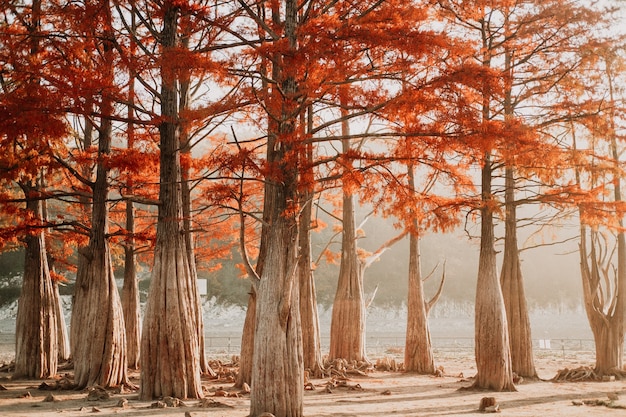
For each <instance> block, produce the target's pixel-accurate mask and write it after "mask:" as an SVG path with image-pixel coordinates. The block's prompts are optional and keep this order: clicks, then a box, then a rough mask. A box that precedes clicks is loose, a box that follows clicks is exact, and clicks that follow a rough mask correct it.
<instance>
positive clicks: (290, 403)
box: [250, 186, 304, 417]
mask: <svg viewBox="0 0 626 417" xmlns="http://www.w3.org/2000/svg"><path fill="white" fill-rule="evenodd" d="M276 188H279V187H278V186H277V187H276ZM277 191H278V190H277ZM283 207H284V206H283ZM294 223H295V222H294V219H288V218H284V216H282V215H281V214H279V215H278V216H276V217H274V221H273V222H272V228H271V232H270V235H271V236H270V247H269V250H268V253H267V258H266V264H265V267H264V272H263V274H262V275H261V279H260V281H259V283H258V287H257V292H256V293H257V302H256V333H255V337H254V353H253V355H254V356H253V369H252V392H251V396H250V416H251V417H258V416H260V415H261V414H262V413H265V412H270V413H272V414H274V415H275V416H276V417H298V416H302V415H303V413H302V411H303V410H302V399H303V391H304V376H303V359H302V332H301V323H300V310H299V308H298V305H299V298H300V297H299V285H298V280H297V279H296V276H295V275H296V262H297V260H296V256H297V246H296V242H297V230H298V229H297V227H296V224H294Z"/></svg>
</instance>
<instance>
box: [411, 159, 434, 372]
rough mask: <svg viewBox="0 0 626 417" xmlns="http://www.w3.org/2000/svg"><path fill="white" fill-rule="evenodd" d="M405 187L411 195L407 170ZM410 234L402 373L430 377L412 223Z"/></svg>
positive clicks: (430, 351) (430, 353) (424, 306)
mask: <svg viewBox="0 0 626 417" xmlns="http://www.w3.org/2000/svg"><path fill="white" fill-rule="evenodd" d="M408 176H409V187H410V189H411V191H413V192H415V173H414V170H413V166H412V165H409V166H408ZM413 230H414V232H413V233H411V234H410V235H409V294H408V297H407V310H408V311H407V322H406V342H405V349H404V369H405V370H406V371H407V372H416V373H419V374H433V373H434V372H435V359H434V356H433V348H432V343H431V339H430V329H429V327H428V313H429V306H428V304H427V302H426V300H425V297H424V285H423V280H422V266H421V258H420V238H419V235H418V234H417V233H418V232H417V231H418V230H419V225H418V224H417V220H415V219H414V220H413Z"/></svg>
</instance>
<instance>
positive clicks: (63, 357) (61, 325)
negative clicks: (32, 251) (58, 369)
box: [52, 281, 72, 362]
mask: <svg viewBox="0 0 626 417" xmlns="http://www.w3.org/2000/svg"><path fill="white" fill-rule="evenodd" d="M52 285H53V286H54V288H53V291H54V299H55V301H54V309H55V313H54V314H55V317H56V320H57V345H58V352H59V354H58V358H59V361H61V362H65V361H68V360H69V359H70V356H71V354H72V352H71V350H70V337H69V335H68V333H67V324H66V322H65V310H64V309H63V300H62V299H61V295H60V294H59V284H58V282H54V281H53V283H52Z"/></svg>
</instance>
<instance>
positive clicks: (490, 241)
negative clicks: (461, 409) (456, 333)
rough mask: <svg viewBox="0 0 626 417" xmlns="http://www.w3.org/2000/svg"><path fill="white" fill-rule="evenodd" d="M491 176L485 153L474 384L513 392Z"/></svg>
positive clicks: (489, 163) (475, 324) (489, 164)
mask: <svg viewBox="0 0 626 417" xmlns="http://www.w3.org/2000/svg"><path fill="white" fill-rule="evenodd" d="M491 176H492V168H491V158H490V155H489V154H488V153H486V154H485V158H484V166H483V168H482V176H481V178H482V179H481V184H482V207H481V209H480V215H481V231H480V255H479V256H480V258H479V263H478V280H477V283H476V305H475V309H476V312H475V323H474V326H475V353H476V370H477V375H476V380H475V381H474V387H475V388H479V389H488V390H493V391H515V386H514V384H513V370H512V366H511V353H510V346H509V331H508V325H507V320H506V312H505V308H504V299H503V298H502V290H501V287H500V282H499V281H498V275H497V272H496V250H495V237H494V226H493V207H492V205H493V204H494V201H493V195H492V193H491V178H492V177H491Z"/></svg>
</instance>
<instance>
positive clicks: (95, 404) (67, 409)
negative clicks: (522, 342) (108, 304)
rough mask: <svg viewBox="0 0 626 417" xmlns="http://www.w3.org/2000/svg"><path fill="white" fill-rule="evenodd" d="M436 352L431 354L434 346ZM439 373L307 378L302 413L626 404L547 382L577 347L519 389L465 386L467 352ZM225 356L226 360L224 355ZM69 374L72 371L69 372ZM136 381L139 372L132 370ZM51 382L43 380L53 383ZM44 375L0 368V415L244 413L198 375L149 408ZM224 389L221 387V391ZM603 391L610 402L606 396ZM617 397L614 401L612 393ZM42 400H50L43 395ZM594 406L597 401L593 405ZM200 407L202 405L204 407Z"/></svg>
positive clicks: (578, 411) (571, 362)
mask: <svg viewBox="0 0 626 417" xmlns="http://www.w3.org/2000/svg"><path fill="white" fill-rule="evenodd" d="M436 353H437V352H436ZM437 358H438V362H437V364H438V365H439V366H442V367H443V371H444V372H443V376H439V377H435V376H417V375H408V374H405V373H401V372H380V371H376V372H371V373H368V374H367V375H366V376H351V377H350V379H349V380H348V381H346V386H344V387H341V386H338V387H334V388H332V389H331V390H330V392H329V391H327V390H326V385H327V384H328V382H329V379H315V380H312V381H311V382H312V384H313V386H314V388H315V389H314V390H307V391H305V396H304V415H305V416H308V417H317V416H320V417H321V416H341V417H347V416H360V417H366V416H371V417H383V416H391V415H396V416H424V417H426V416H464V415H468V414H469V415H471V414H482V413H481V412H480V411H479V404H480V401H481V399H482V398H483V397H494V398H495V400H496V402H497V404H498V406H499V409H500V415H502V416H533V417H536V416H545V417H551V416H570V417H583V416H584V417H589V416H623V415H626V411H625V410H624V409H618V408H609V407H608V405H612V406H617V407H626V382H624V381H611V382H551V381H550V379H552V378H553V377H554V376H555V375H556V373H557V372H558V371H559V370H561V369H564V368H569V369H573V368H577V367H581V366H589V365H592V364H593V360H594V358H593V355H591V354H589V353H584V352H583V353H576V354H567V355H562V354H561V353H560V352H558V351H550V352H540V354H539V355H536V358H535V363H536V367H537V371H538V374H539V376H540V378H541V379H540V380H538V381H523V382H522V383H520V384H518V385H517V392H501V393H494V392H480V391H471V390H464V389H463V388H466V387H469V386H471V384H472V381H471V377H472V376H473V375H474V374H475V364H474V359H473V354H472V352H469V351H468V352H461V351H456V352H447V353H446V352H439V353H438V354H437ZM224 360H225V361H226V358H225V359H224ZM67 372H68V374H67V376H68V377H69V379H71V376H72V375H71V370H69V371H67ZM131 377H132V379H133V380H134V381H137V380H138V375H137V374H136V373H135V374H132V375H131ZM55 382H56V381H55V380H48V381H47V384H48V385H50V386H52V385H54V384H55ZM41 383H42V381H36V380H15V381H14V380H12V379H11V376H10V374H8V373H0V384H1V385H2V386H3V387H4V388H6V390H2V391H0V415H1V416H28V417H35V416H36V417H58V416H67V417H74V416H88V415H97V416H129V417H141V416H156V417H166V416H180V417H183V416H190V417H244V416H247V415H248V413H249V404H250V400H249V394H244V395H239V396H233V397H228V396H223V395H224V394H229V393H231V395H237V394H238V393H239V390H236V389H234V388H232V385H233V384H232V383H231V382H228V381H227V380H224V379H223V380H221V381H215V380H209V379H205V380H203V387H204V390H205V395H206V399H205V401H204V403H203V402H201V401H199V400H185V401H183V403H184V404H181V405H180V406H178V407H167V408H154V407H155V406H156V401H139V400H138V396H137V392H132V391H126V392H123V393H115V391H114V390H109V391H108V395H104V396H102V397H107V396H108V398H103V399H96V398H93V397H97V395H96V396H94V395H93V394H94V393H92V395H89V393H88V392H87V390H84V391H76V390H53V391H52V390H42V389H40V385H41ZM224 391H225V392H224ZM609 396H611V397H612V398H613V399H614V400H613V401H612V402H610V401H609ZM616 397H617V399H615V398H616ZM46 399H48V400H46ZM599 404H600V405H599ZM202 405H204V407H202Z"/></svg>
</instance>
